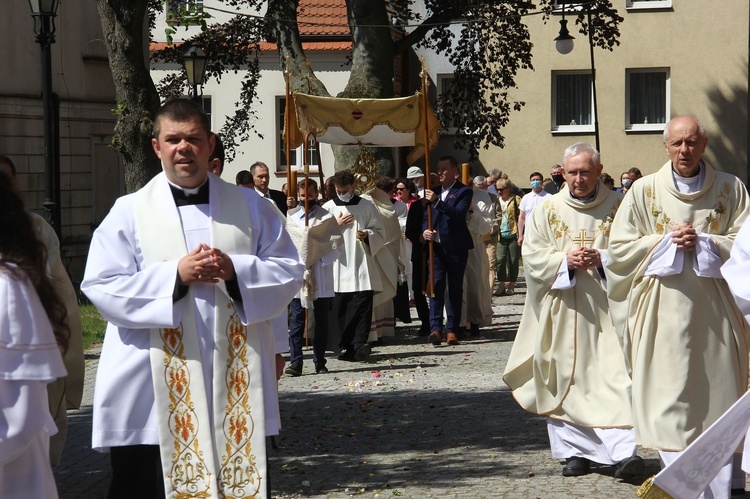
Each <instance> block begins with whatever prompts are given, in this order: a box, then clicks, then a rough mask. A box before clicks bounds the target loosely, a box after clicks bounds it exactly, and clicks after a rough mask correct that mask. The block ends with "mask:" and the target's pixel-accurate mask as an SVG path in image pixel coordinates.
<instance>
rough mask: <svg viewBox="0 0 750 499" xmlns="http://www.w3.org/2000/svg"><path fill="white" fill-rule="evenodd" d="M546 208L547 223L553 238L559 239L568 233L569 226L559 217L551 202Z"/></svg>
mask: <svg viewBox="0 0 750 499" xmlns="http://www.w3.org/2000/svg"><path fill="white" fill-rule="evenodd" d="M547 208H548V210H547V223H548V224H549V226H550V227H551V228H552V231H553V232H554V233H555V239H561V238H562V237H563V236H564V235H565V234H567V233H568V230H569V227H568V225H567V224H566V223H565V222H564V221H563V219H562V218H560V215H559V214H558V213H557V208H555V207H554V206H552V203H548V204H547Z"/></svg>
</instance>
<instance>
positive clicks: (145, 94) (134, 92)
mask: <svg viewBox="0 0 750 499" xmlns="http://www.w3.org/2000/svg"><path fill="white" fill-rule="evenodd" d="M96 4H97V8H98V10H99V16H100V18H101V22H102V29H103V31H104V39H105V43H106V45H107V54H108V55H109V65H110V68H111V70H112V76H113V79H114V83H115V92H116V94H117V109H116V113H117V115H118V120H117V124H116V125H115V136H114V138H113V139H112V147H113V148H114V149H115V150H116V151H117V152H118V153H119V154H120V158H122V161H123V163H124V165H125V187H126V189H127V191H128V192H133V191H135V190H138V189H139V188H141V187H142V186H144V185H145V184H146V183H147V182H148V181H149V180H151V178H152V177H153V176H154V175H156V174H157V173H159V172H160V171H161V165H160V163H159V160H158V158H157V157H156V154H155V153H154V151H153V148H152V147H151V140H150V139H151V132H152V128H153V117H154V114H155V113H156V111H157V110H158V108H159V94H158V93H157V91H156V87H155V86H154V82H153V80H152V79H151V74H150V72H149V65H148V47H145V46H144V43H145V42H147V40H148V37H147V36H146V27H147V24H146V20H147V17H146V10H147V7H148V0H96Z"/></svg>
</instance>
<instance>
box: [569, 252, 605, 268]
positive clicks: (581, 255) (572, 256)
mask: <svg viewBox="0 0 750 499" xmlns="http://www.w3.org/2000/svg"><path fill="white" fill-rule="evenodd" d="M566 258H567V261H568V268H569V269H595V268H599V267H601V266H602V258H601V255H600V254H599V250H596V249H594V248H578V249H575V250H572V251H569V252H568V254H567V257H566Z"/></svg>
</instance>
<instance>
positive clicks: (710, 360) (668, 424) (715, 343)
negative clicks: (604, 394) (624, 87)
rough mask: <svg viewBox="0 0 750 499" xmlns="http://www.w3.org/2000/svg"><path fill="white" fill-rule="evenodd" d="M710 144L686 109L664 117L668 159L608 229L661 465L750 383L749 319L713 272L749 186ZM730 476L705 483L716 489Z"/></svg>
mask: <svg viewBox="0 0 750 499" xmlns="http://www.w3.org/2000/svg"><path fill="white" fill-rule="evenodd" d="M707 144H708V138H707V137H706V132H705V129H704V128H703V126H702V125H700V123H699V122H698V121H697V120H695V118H692V117H689V116H681V117H677V118H674V119H673V120H672V121H670V122H669V124H668V125H667V128H666V131H665V134H664V146H665V149H666V151H667V155H668V156H669V158H670V159H669V161H667V163H665V164H664V166H662V167H661V169H660V170H658V171H657V172H656V173H654V174H652V175H647V176H645V177H643V178H641V179H639V180H637V181H636V182H635V183H634V184H633V186H632V187H631V188H630V190H629V191H628V193H627V195H626V196H625V197H624V199H623V203H622V206H621V207H620V210H619V211H618V212H617V216H616V217H615V220H614V222H613V224H612V235H611V238H610V247H609V250H610V262H609V265H608V267H607V278H608V282H609V286H608V294H609V299H610V306H611V310H612V318H613V320H614V322H615V326H616V327H617V330H618V334H619V335H621V338H622V342H623V345H624V347H625V353H626V357H627V360H628V366H629V369H630V370H631V372H632V379H633V415H634V418H635V429H636V436H637V439H638V444H639V445H642V446H643V447H647V448H651V449H658V450H659V454H660V457H661V459H662V463H663V464H669V462H671V460H672V459H673V458H674V455H675V453H677V452H680V451H683V450H684V449H685V448H686V447H687V446H688V445H690V443H691V442H693V441H694V440H695V439H697V438H698V437H699V436H700V435H701V434H702V433H703V431H705V430H706V429H707V428H708V427H709V426H710V425H711V424H712V423H713V422H714V421H716V419H718V418H719V416H721V415H722V414H723V413H724V412H725V411H726V410H727V409H729V407H730V406H731V405H732V404H733V403H734V402H735V401H737V399H739V397H740V396H741V395H742V394H743V393H744V392H745V391H746V390H747V383H748V332H749V331H748V326H747V323H746V322H745V320H744V319H743V317H742V313H741V312H740V310H739V309H738V308H737V306H736V305H735V303H734V301H733V300H732V297H731V294H730V292H729V289H728V287H727V283H726V281H725V280H724V279H723V278H722V275H721V272H720V269H721V266H722V264H723V263H724V262H725V261H726V260H727V259H728V258H729V255H730V251H731V249H732V245H733V243H734V239H735V236H736V235H737V233H738V231H739V229H740V227H741V226H742V224H743V222H744V221H745V219H746V217H747V209H748V196H747V191H746V189H745V187H744V186H743V185H742V182H741V181H740V180H739V179H738V178H737V177H735V176H734V175H730V174H727V173H723V172H719V171H716V170H714V168H712V167H711V166H710V165H709V164H707V163H706V162H705V161H703V159H702V156H703V153H704V151H705V149H706V146H707ZM730 461H731V460H730ZM728 467H729V468H731V463H729V465H728ZM727 473H731V469H729V470H728V471H727ZM727 480H728V479H727ZM727 480H725V482H726V483H725V484H724V485H718V484H715V483H714V484H712V485H711V486H710V488H711V489H712V490H713V493H714V495H715V496H716V497H723V496H724V494H725V493H728V490H729V488H728V487H729V484H728V481H727ZM714 487H717V488H716V489H715V488H714ZM719 489H721V490H719ZM724 489H726V490H724Z"/></svg>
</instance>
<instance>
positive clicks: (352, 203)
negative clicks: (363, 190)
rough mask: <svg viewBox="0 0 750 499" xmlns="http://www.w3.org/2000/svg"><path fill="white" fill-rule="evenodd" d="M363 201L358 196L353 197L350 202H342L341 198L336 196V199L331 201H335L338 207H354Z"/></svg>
mask: <svg viewBox="0 0 750 499" xmlns="http://www.w3.org/2000/svg"><path fill="white" fill-rule="evenodd" d="M361 200H362V198H361V197H359V196H357V195H356V194H355V195H353V196H352V198H351V199H350V200H349V201H346V202H344V201H342V200H341V198H340V197H338V196H336V197H335V198H333V199H331V201H333V204H335V205H336V206H352V205H355V204H359V202H360V201H361Z"/></svg>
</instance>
